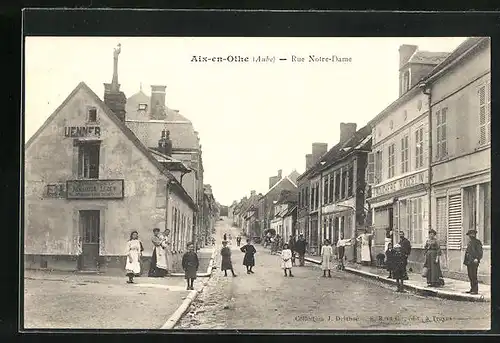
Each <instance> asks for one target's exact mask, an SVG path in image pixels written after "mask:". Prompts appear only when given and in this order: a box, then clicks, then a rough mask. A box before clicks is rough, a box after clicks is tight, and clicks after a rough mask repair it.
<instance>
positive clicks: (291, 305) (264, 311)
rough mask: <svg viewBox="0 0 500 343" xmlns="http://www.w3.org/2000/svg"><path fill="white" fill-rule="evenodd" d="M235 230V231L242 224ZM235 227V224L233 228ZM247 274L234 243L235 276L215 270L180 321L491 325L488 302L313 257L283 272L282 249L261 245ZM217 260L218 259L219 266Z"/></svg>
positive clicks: (261, 325)
mask: <svg viewBox="0 0 500 343" xmlns="http://www.w3.org/2000/svg"><path fill="white" fill-rule="evenodd" d="M232 230H233V231H231V232H232V234H233V236H236V234H237V231H236V230H237V229H236V228H233V229H232ZM228 231H229V229H228ZM256 248H257V251H258V252H257V254H256V255H255V256H256V257H255V258H256V266H255V274H253V275H247V274H246V273H245V272H244V271H245V268H244V266H243V265H242V260H243V254H242V253H241V252H239V250H237V249H238V248H237V247H236V246H235V244H234V243H233V245H232V249H233V251H232V252H233V265H234V266H235V271H236V273H237V274H238V277H237V278H232V277H230V276H228V277H224V276H223V273H222V272H221V271H220V270H217V271H215V272H214V276H213V277H212V278H211V279H210V281H209V283H208V285H207V287H205V289H204V290H203V293H202V294H200V295H199V297H198V298H197V300H195V302H194V303H193V305H192V307H191V309H190V312H189V313H187V314H186V315H185V316H184V317H183V319H182V320H181V321H180V322H179V324H178V326H176V329H370V330H377V329H381V330H390V329H408V330H422V329H424V330H425V329H428V330H439V329H457V328H461V329H469V330H478V329H489V327H490V304H489V303H471V302H462V301H452V300H445V299H439V298H432V297H429V298H426V297H422V296H417V295H415V294H412V293H403V294H398V293H395V292H394V288H391V287H390V286H388V285H385V284H382V283H379V282H376V281H371V280H367V279H364V278H362V277H360V276H356V275H352V274H348V273H345V272H339V271H334V272H333V273H332V278H331V279H329V278H323V277H322V272H321V270H320V269H319V268H318V267H316V266H313V265H311V264H306V266H305V267H295V268H294V269H293V273H294V275H295V277H294V278H288V277H286V278H285V277H284V276H283V274H282V270H281V269H280V264H279V261H280V260H279V257H278V256H275V255H271V254H270V253H269V250H267V249H264V248H263V247H262V246H261V245H256ZM219 264H220V263H219V262H217V264H216V265H217V266H218V267H220V265H219Z"/></svg>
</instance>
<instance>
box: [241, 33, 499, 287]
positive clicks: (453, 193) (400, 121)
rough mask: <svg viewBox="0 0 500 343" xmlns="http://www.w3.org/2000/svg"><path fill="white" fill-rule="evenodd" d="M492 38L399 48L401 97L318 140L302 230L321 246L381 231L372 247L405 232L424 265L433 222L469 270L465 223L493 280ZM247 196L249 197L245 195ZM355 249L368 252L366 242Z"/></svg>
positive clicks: (450, 252)
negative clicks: (444, 48)
mask: <svg viewBox="0 0 500 343" xmlns="http://www.w3.org/2000/svg"><path fill="white" fill-rule="evenodd" d="M490 49H491V48H490V39H489V38H476V37H473V38H468V39H466V40H465V41H464V42H463V43H462V44H460V45H459V46H458V47H457V48H456V49H455V50H454V51H452V52H451V53H449V52H430V51H420V50H419V49H418V47H417V46H415V45H402V46H401V47H400V49H399V57H400V58H399V66H398V69H399V79H398V80H397V81H396V80H395V82H398V84H399V97H398V98H397V99H395V100H394V102H392V103H391V104H390V105H389V106H387V107H386V108H385V109H384V110H383V111H381V112H380V113H378V114H376V115H375V116H374V117H373V119H372V120H371V121H370V122H369V123H367V124H366V125H365V126H363V127H362V128H360V129H358V128H357V125H356V124H355V123H341V124H340V132H341V133H340V138H339V141H338V143H337V144H336V145H335V146H334V147H332V148H331V149H328V145H327V144H326V143H313V144H312V151H311V154H308V155H306V158H305V159H306V171H305V172H304V173H303V174H301V175H300V176H299V177H298V178H297V182H296V184H295V186H296V187H297V223H296V226H297V230H298V231H299V232H300V233H303V234H304V235H305V237H306V239H307V240H308V242H309V247H310V249H309V250H310V251H311V253H313V254H314V253H318V252H319V251H320V248H321V244H322V242H323V240H324V239H325V238H329V239H330V240H332V241H336V240H337V239H338V237H339V235H342V236H343V237H344V238H349V237H352V238H354V237H357V236H358V235H359V234H360V233H361V232H363V231H364V230H365V229H367V230H368V231H370V232H372V233H374V236H373V240H372V254H373V259H374V257H375V256H376V255H377V254H379V253H383V250H384V239H385V237H386V234H388V235H390V234H391V232H392V238H393V240H394V242H396V241H397V240H398V236H399V235H398V232H399V231H403V232H404V233H405V235H406V237H408V239H409V240H410V242H411V244H412V247H413V248H412V252H411V255H410V257H409V267H410V268H412V269H413V270H415V271H419V270H420V269H421V268H422V265H423V262H424V245H425V241H426V239H427V237H428V230H429V229H430V228H433V229H435V230H436V231H437V238H438V239H439V241H440V243H441V249H442V252H443V255H442V258H441V265H442V269H443V271H444V273H445V274H446V275H447V276H449V277H455V278H463V279H465V278H466V277H467V275H466V274H467V272H466V268H465V267H464V266H463V264H462V261H463V258H464V254H465V248H466V245H467V244H466V243H467V241H466V232H467V231H468V230H470V229H475V230H477V231H478V238H479V239H480V240H481V241H482V242H483V247H484V257H483V262H482V263H481V264H480V267H479V277H480V279H482V280H483V281H485V282H489V280H490V261H491V160H490V154H491V125H490V123H491V100H490V96H491V80H490V68H491V61H490ZM240 203H243V201H242V202H240ZM346 256H347V258H348V259H349V260H351V261H359V260H360V256H359V249H357V247H356V245H353V246H351V247H349V249H348V250H347V251H346Z"/></svg>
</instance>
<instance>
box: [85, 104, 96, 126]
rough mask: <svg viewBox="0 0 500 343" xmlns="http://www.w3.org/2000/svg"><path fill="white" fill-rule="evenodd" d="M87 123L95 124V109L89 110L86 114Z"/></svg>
mask: <svg viewBox="0 0 500 343" xmlns="http://www.w3.org/2000/svg"><path fill="white" fill-rule="evenodd" d="M87 121H88V122H89V123H95V122H96V121H97V109H96V108H95V107H92V108H89V110H88V113H87Z"/></svg>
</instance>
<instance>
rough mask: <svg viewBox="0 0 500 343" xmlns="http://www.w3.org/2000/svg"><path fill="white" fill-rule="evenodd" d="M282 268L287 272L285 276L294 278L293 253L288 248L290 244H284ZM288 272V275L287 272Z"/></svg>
mask: <svg viewBox="0 0 500 343" xmlns="http://www.w3.org/2000/svg"><path fill="white" fill-rule="evenodd" d="M281 268H283V270H284V271H285V276H290V277H293V274H292V251H291V250H290V249H289V247H288V243H285V244H283V250H282V251H281ZM287 270H288V274H289V275H287V274H286V271H287Z"/></svg>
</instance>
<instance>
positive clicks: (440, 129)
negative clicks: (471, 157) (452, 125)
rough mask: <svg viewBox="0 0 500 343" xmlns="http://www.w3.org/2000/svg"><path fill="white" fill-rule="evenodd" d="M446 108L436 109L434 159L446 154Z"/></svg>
mask: <svg viewBox="0 0 500 343" xmlns="http://www.w3.org/2000/svg"><path fill="white" fill-rule="evenodd" d="M447 112H448V108H447V107H443V108H442V109H441V110H438V111H436V159H437V160H440V159H443V158H445V157H446V155H447V154H448V146H447V138H446V137H447V133H446V120H447Z"/></svg>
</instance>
